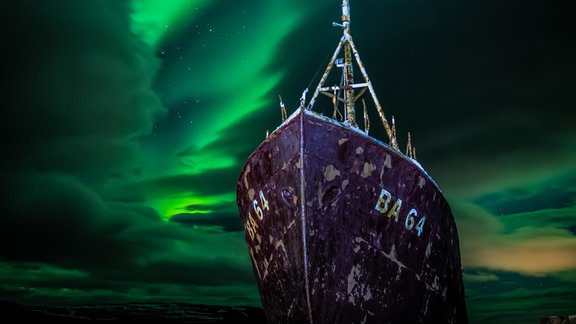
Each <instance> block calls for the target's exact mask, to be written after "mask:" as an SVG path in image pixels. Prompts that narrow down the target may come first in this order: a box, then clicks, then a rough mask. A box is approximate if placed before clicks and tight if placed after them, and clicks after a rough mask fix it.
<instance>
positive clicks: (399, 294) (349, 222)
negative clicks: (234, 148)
mask: <svg viewBox="0 0 576 324" xmlns="http://www.w3.org/2000/svg"><path fill="white" fill-rule="evenodd" d="M237 203H238V207H239V211H240V215H241V218H242V220H243V222H244V225H245V232H246V236H245V237H246V242H247V243H248V248H249V252H250V256H251V258H252V265H253V268H254V273H255V276H256V279H257V280H258V284H259V289H260V294H261V298H262V303H263V306H264V310H265V313H266V317H267V320H268V321H269V322H270V323H302V322H309V323H467V315H466V305H465V297H464V287H463V283H462V276H461V268H460V250H459V243H458V234H457V230H456V226H455V224H454V220H453V216H452V213H451V211H450V207H449V205H448V203H447V202H446V200H445V198H444V197H443V195H442V193H441V192H440V190H439V189H438V188H437V186H436V184H435V183H434V182H433V181H432V179H431V178H430V177H429V176H428V175H427V174H426V173H425V172H424V171H423V170H422V169H421V168H420V167H418V166H417V165H416V164H415V163H414V162H413V161H411V160H410V159H408V158H406V157H405V156H404V155H401V154H399V153H398V152H397V151H395V150H393V149H391V148H389V147H388V146H387V145H384V144H382V143H380V142H378V141H375V140H374V139H372V138H370V137H367V136H365V135H363V134H361V133H359V132H357V131H354V130H351V129H349V128H347V127H345V126H342V125H339V124H338V123H336V122H332V121H330V120H328V119H326V118H325V117H321V116H317V115H315V114H314V113H312V112H310V111H305V110H299V111H298V112H297V113H295V116H292V118H290V119H289V120H288V121H287V122H285V123H284V124H283V125H282V126H281V127H280V128H279V129H277V130H276V131H275V132H274V133H272V134H271V135H270V136H269V137H268V138H267V139H266V140H265V141H264V142H263V143H262V144H261V145H260V146H259V147H258V148H257V150H256V151H255V152H254V153H253V154H252V155H251V156H250V157H249V159H248V161H247V163H246V165H245V166H244V169H243V170H242V173H241V174H240V177H239V180H238V188H237Z"/></svg>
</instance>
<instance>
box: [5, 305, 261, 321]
mask: <svg viewBox="0 0 576 324" xmlns="http://www.w3.org/2000/svg"><path fill="white" fill-rule="evenodd" d="M0 314H2V315H1V319H0V322H1V323H3V324H11V323H30V324H52V323H54V324H55V323H63V324H66V323H99V322H102V323H111V324H112V323H114V324H118V323H142V324H155V323H163V324H164V323H165V324H177V323H178V324H184V323H256V324H258V323H262V324H264V323H266V321H265V317H264V311H263V310H262V309H260V308H257V307H231V306H214V305H195V304H186V303H130V304H112V305H80V306H76V305H75V306H24V305H20V304H17V303H14V302H9V301H0Z"/></svg>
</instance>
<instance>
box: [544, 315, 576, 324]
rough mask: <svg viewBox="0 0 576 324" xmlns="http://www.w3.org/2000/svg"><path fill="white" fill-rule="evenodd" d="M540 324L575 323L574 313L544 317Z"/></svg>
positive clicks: (575, 316)
mask: <svg viewBox="0 0 576 324" xmlns="http://www.w3.org/2000/svg"><path fill="white" fill-rule="evenodd" d="M540 324H576V314H573V315H568V316H548V317H544V318H543V319H541V320H540Z"/></svg>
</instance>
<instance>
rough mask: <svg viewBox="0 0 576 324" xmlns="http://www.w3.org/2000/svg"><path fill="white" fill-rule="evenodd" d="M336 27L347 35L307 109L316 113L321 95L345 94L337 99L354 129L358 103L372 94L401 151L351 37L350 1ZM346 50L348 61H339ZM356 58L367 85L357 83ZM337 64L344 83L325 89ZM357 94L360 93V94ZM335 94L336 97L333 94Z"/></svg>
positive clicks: (393, 142)
mask: <svg viewBox="0 0 576 324" xmlns="http://www.w3.org/2000/svg"><path fill="white" fill-rule="evenodd" d="M332 25H334V26H338V27H342V30H343V35H342V38H340V42H339V43H338V46H337V47H336V50H335V51H334V54H333V55H332V58H331V60H330V62H329V63H328V66H327V67H326V70H325V71H324V75H322V79H321V80H320V82H319V83H318V86H317V87H316V90H315V91H314V94H313V95H312V98H311V99H310V102H309V103H308V106H307V109H312V107H313V106H314V103H315V102H316V99H317V97H318V94H320V93H322V94H324V95H326V96H328V97H332V98H334V97H336V95H335V93H336V91H344V92H343V93H344V97H343V98H335V99H337V100H338V101H341V102H343V103H344V105H345V108H346V110H345V111H346V122H347V123H348V124H349V125H350V126H353V127H358V124H357V123H356V110H355V103H356V101H357V100H358V99H359V98H360V96H362V95H363V94H364V92H366V90H368V91H369V92H370V94H371V95H372V100H373V101H374V105H375V106H376V110H377V111H378V115H379V116H380V119H381V120H382V124H383V125H384V129H385V131H386V135H388V139H389V140H390V146H392V147H393V148H395V149H398V144H397V141H396V136H395V135H394V133H393V131H392V129H391V128H390V125H389V124H388V121H387V119H386V116H385V115H384V110H383V109H382V106H381V105H380V102H379V101H378V98H377V97H376V93H375V91H374V87H373V86H372V82H370V78H368V73H367V72H366V69H365V68H364V64H363V63H362V60H361V59H360V55H359V54H358V50H357V49H356V45H354V42H353V41H352V35H351V34H350V3H349V0H342V23H341V24H339V23H336V22H334V23H332ZM342 49H344V58H343V59H338V55H339V54H340V51H341V50H342ZM353 57H354V59H355V60H356V64H357V65H358V67H359V68H360V72H361V73H362V76H363V78H364V82H363V83H354V69H353ZM334 64H336V65H337V66H338V67H341V68H342V69H343V70H342V72H343V78H342V79H343V81H342V83H341V84H340V85H339V86H329V87H325V86H324V83H325V82H326V79H327V78H328V75H329V74H330V71H331V70H332V67H333V66H334ZM356 90H359V91H358V93H357V94H356ZM332 92H334V94H333V93H332Z"/></svg>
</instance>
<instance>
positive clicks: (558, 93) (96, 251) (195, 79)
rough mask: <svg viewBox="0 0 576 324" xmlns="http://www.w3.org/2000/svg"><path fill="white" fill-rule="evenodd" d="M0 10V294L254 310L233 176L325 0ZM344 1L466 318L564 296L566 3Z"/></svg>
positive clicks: (319, 49)
mask: <svg viewBox="0 0 576 324" xmlns="http://www.w3.org/2000/svg"><path fill="white" fill-rule="evenodd" d="M2 6H3V10H2V15H3V17H2V19H1V20H0V21H2V22H1V24H2V30H3V32H4V35H5V37H4V38H5V46H4V48H5V49H6V50H5V53H6V56H7V58H5V59H3V71H5V80H6V81H5V84H7V86H5V87H4V89H3V97H4V102H3V105H2V109H3V111H2V118H1V120H0V126H1V135H2V136H1V137H0V138H2V144H3V147H4V154H3V156H4V157H5V158H4V159H3V161H2V164H1V169H0V170H1V171H0V172H1V173H2V177H3V179H5V181H3V184H2V186H3V190H2V192H3V194H2V206H3V208H4V210H3V212H2V216H1V218H0V299H4V300H14V301H17V302H19V303H22V304H40V305H52V304H82V303H111V302H131V301H173V302H175V301H178V302H190V303H207V304H218V305H256V306H259V305H260V299H259V295H258V290H257V286H256V281H255V280H254V277H253V273H252V268H251V265H250V258H249V255H248V253H247V248H246V246H245V244H244V238H243V236H244V233H243V228H242V224H241V222H240V217H239V215H238V210H237V208H236V203H235V198H236V197H235V189H236V180H237V177H238V175H239V173H240V169H241V167H242V165H243V163H244V161H245V160H246V158H247V157H248V155H249V154H250V153H251V152H252V151H253V150H254V149H255V148H256V146H257V145H258V144H259V143H260V142H261V141H262V140H263V139H264V137H265V134H266V132H267V131H273V130H274V129H275V127H277V126H278V125H279V123H280V122H281V117H280V109H279V106H278V94H281V95H282V97H283V98H284V102H285V103H286V106H287V108H288V112H289V113H291V112H292V111H293V110H294V108H295V107H296V106H297V105H298V99H299V97H300V94H301V93H302V91H303V90H304V89H305V88H306V87H309V86H310V84H311V83H312V81H314V80H315V82H317V81H318V80H317V71H318V69H320V68H323V66H322V64H323V61H324V60H325V58H326V57H327V56H328V55H330V54H332V51H333V50H334V47H335V45H336V44H337V41H338V39H339V36H340V31H339V30H338V29H337V28H334V27H332V26H331V22H332V21H338V20H339V18H340V17H339V15H340V2H339V1H335V0H332V1H328V0H322V1H315V2H310V1H301V0H297V1H288V0H278V1H258V0H249V1H242V2H240V1H218V0H214V1H206V0H197V1H192V0H190V1H184V0H179V1H177V0H166V1H154V0H132V1H129V0H122V1H118V0H102V1H90V2H79V1H74V0H58V1H51V2H50V4H47V3H45V2H43V1H38V0H22V1H11V2H7V3H4V4H2ZM351 6H352V11H351V15H352V33H353V35H354V39H355V43H356V45H357V46H358V49H359V51H360V53H361V55H362V58H363V60H364V63H365V64H366V67H367V69H368V73H369V74H370V76H371V79H372V82H373V83H374V86H375V88H376V92H377V93H378V95H379V98H380V100H381V101H382V103H383V105H384V109H385V110H386V113H387V115H388V116H392V115H395V117H396V122H397V128H398V131H399V133H400V134H405V133H406V132H407V131H411V133H412V134H413V143H414V144H415V145H416V146H417V149H418V158H419V161H420V163H421V164H422V165H423V167H424V168H425V169H426V170H427V172H428V173H429V174H430V175H431V176H432V178H433V179H434V180H435V181H436V182H437V183H438V184H439V186H440V188H441V189H442V190H443V192H444V194H445V196H446V197H447V199H448V201H449V202H450V205H451V207H452V210H453V213H454V216H455V219H456V222H457V225H458V230H459V235H460V243H461V254H462V261H463V268H464V278H465V287H466V294H467V296H468V299H467V303H468V311H469V317H470V321H471V323H486V322H490V323H515V322H517V323H526V322H537V321H538V319H539V318H540V317H543V316H545V315H551V314H559V315H566V314H573V313H576V302H575V301H576V289H575V287H576V167H575V166H576V150H575V149H574V148H575V147H576V126H575V124H574V122H575V121H576V114H575V112H574V110H573V109H572V107H574V106H575V104H576V100H575V99H574V96H572V91H573V89H574V87H575V86H576V78H575V77H574V76H575V75H576V61H574V57H576V46H575V44H574V42H573V41H572V38H573V36H572V35H571V33H570V32H569V31H571V30H573V27H574V26H573V25H574V22H573V19H572V17H571V16H570V15H569V10H568V8H567V7H566V6H567V4H564V3H563V2H561V1H555V0H553V1H548V2H546V3H545V4H544V3H540V2H537V1H512V0H505V1H496V0H490V1H484V2H465V3H462V2H459V1H422V0H413V1H395V0H392V1H384V2H378V4H375V3H367V2H361V1H359V0H358V1H354V0H352V1H351ZM570 26H573V27H570ZM373 120H376V119H373ZM373 135H374V136H375V137H377V138H380V139H384V135H383V134H382V131H381V130H378V129H376V130H375V131H374V134H373ZM400 139H401V141H403V137H402V136H401V137H400ZM400 144H401V145H402V144H404V145H405V143H402V142H401V143H400Z"/></svg>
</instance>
